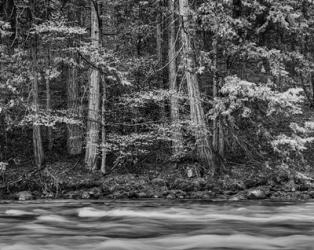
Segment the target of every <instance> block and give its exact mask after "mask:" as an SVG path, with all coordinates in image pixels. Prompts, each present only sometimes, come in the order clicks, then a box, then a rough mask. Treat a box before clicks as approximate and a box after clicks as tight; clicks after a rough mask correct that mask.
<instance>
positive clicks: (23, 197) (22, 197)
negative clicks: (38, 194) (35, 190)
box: [16, 191, 33, 201]
mask: <svg viewBox="0 0 314 250" xmlns="http://www.w3.org/2000/svg"><path fill="white" fill-rule="evenodd" d="M16 197H17V199H18V200H19V201H28V200H33V195H32V193H31V192H29V191H22V192H18V193H17V194H16Z"/></svg>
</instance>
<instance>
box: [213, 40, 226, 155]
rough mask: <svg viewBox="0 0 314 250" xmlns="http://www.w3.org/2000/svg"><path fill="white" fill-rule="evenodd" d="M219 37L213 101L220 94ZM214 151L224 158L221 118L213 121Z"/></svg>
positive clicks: (214, 50) (215, 47)
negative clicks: (218, 69) (218, 78)
mask: <svg viewBox="0 0 314 250" xmlns="http://www.w3.org/2000/svg"><path fill="white" fill-rule="evenodd" d="M217 44H218V41H217V37H213V42H212V49H213V62H212V64H213V65H212V73H213V99H215V98H217V97H218V93H219V89H220V86H219V82H218V81H217V52H218V51H217ZM213 149H214V151H215V152H217V153H219V155H220V157H222V158H223V156H224V132H223V126H222V120H221V117H220V116H217V117H215V118H214V120H213Z"/></svg>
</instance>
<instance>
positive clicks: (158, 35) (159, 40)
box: [156, 13, 162, 65]
mask: <svg viewBox="0 0 314 250" xmlns="http://www.w3.org/2000/svg"><path fill="white" fill-rule="evenodd" d="M156 22H157V24H156V53H157V60H158V65H160V64H161V63H162V28H161V24H162V15H161V13H158V14H157V18H156Z"/></svg>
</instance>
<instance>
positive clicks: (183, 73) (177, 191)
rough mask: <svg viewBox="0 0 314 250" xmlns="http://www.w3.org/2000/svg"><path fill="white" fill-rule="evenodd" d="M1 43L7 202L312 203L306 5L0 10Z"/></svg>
mask: <svg viewBox="0 0 314 250" xmlns="http://www.w3.org/2000/svg"><path fill="white" fill-rule="evenodd" d="M0 35H1V36H0V172H1V175H2V178H1V182H0V183H1V192H2V193H3V194H5V193H6V194H11V193H12V192H13V191H14V190H15V191H22V190H30V191H32V192H33V191H34V190H37V191H38V192H39V193H40V195H39V196H40V197H52V196H58V195H59V194H60V193H62V192H63V195H68V196H67V197H70V198H73V197H75V194H76V195H78V196H80V197H81V196H83V198H84V197H85V198H90V197H91V198H95V197H96V196H97V197H99V196H104V195H109V197H111V198H121V197H122V198H125V197H139V198H151V197H156V198H157V197H163V196H164V197H167V198H189V197H190V198H211V197H217V194H219V193H220V194H221V195H232V197H233V198H234V199H242V198H243V197H244V196H243V197H242V196H241V195H242V194H243V193H244V192H245V194H246V196H245V197H249V196H251V197H253V198H259V197H261V198H265V197H270V196H274V197H275V196H282V192H285V195H287V193H289V195H290V196H291V197H296V196H293V195H295V193H296V192H302V197H303V198H304V197H305V198H308V197H311V196H314V192H313V191H312V188H313V190H314V184H312V182H313V179H312V177H313V178H314V171H313V166H314V155H313V152H314V146H313V141H314V2H313V1H312V0H286V1H280V0H255V1H251V0H215V1H209V0H190V1H189V0H147V1H141V0H106V1H101V0H76V1H75V0H50V1H49V0H36V1H35V0H1V1H0ZM121 185H122V186H123V188H124V190H122V189H123V188H122V187H121ZM117 186H118V187H117ZM155 186H156V187H158V188H152V187H155ZM257 187H258V189H256V188H257ZM252 188H255V189H254V190H253V191H252ZM78 189H84V190H85V191H84V192H83V194H77V193H75V192H77V190H78ZM157 189H158V191H155V190H157ZM250 189H251V191H243V190H250ZM12 190H13V191H12ZM65 190H66V191H65ZM91 190H92V191H91ZM95 190H96V191H95ZM130 190H133V191H132V192H131V191H130ZM221 190H224V191H221ZM69 192H72V193H71V194H69ZM73 192H74V193H75V194H73ZM97 192H98V195H97V194H95V193H97ZM239 192H240V193H241V192H242V193H241V195H240V196H241V197H242V198H241V197H240V198H239ZM237 193H238V196H236V195H237ZM24 194H25V192H24ZM192 194H193V195H194V196H193V195H192ZM299 195H301V193H300V194H299ZM290 196H289V197H290ZM237 197H238V198H237ZM22 199H23V198H22Z"/></svg>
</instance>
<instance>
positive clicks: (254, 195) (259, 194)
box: [247, 189, 266, 200]
mask: <svg viewBox="0 0 314 250" xmlns="http://www.w3.org/2000/svg"><path fill="white" fill-rule="evenodd" d="M247 197H248V198H249V199H251V200H259V199H265V198H266V194H265V192H264V191H263V190H260V189H256V190H251V191H248V193H247Z"/></svg>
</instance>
